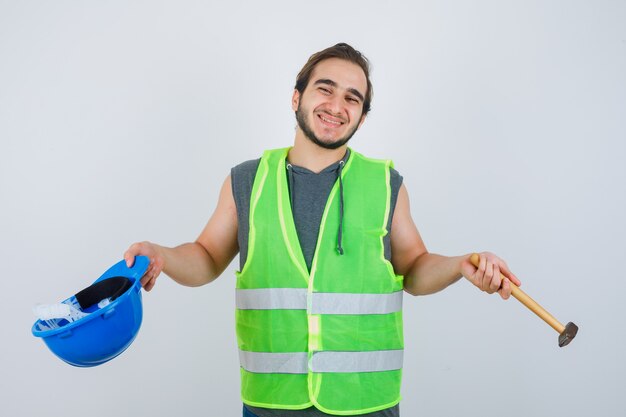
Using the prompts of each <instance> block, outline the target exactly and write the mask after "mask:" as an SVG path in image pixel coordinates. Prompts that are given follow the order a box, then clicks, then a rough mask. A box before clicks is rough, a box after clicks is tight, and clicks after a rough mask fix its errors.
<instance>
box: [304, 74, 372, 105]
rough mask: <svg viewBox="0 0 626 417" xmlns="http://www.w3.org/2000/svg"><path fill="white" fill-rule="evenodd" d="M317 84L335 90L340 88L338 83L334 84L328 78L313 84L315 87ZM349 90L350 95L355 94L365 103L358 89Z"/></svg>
mask: <svg viewBox="0 0 626 417" xmlns="http://www.w3.org/2000/svg"><path fill="white" fill-rule="evenodd" d="M317 84H326V85H330V86H331V87H335V88H336V87H338V85H337V83H336V82H334V81H333V80H329V79H328V78H321V79H319V80H317V81H315V82H314V83H313V85H317ZM347 90H348V92H349V93H351V94H354V95H355V96H357V97H358V98H359V99H361V101H365V99H364V98H363V94H361V93H360V92H359V90H357V89H356V88H347Z"/></svg>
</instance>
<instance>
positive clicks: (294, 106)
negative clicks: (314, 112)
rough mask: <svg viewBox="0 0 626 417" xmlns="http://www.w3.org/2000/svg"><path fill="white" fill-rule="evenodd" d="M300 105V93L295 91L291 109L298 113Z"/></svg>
mask: <svg viewBox="0 0 626 417" xmlns="http://www.w3.org/2000/svg"><path fill="white" fill-rule="evenodd" d="M299 104H300V92H299V91H298V90H296V89H294V90H293V96H292V97H291V109H292V110H293V111H297V110H298V105H299Z"/></svg>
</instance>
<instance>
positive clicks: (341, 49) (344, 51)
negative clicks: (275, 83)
mask: <svg viewBox="0 0 626 417" xmlns="http://www.w3.org/2000/svg"><path fill="white" fill-rule="evenodd" d="M330 58H339V59H343V60H346V61H349V62H352V63H354V64H357V65H358V66H359V67H361V69H362V70H363V72H364V73H365V78H366V79H367V91H366V92H365V97H364V98H363V115H366V114H367V113H368V112H369V111H370V109H371V103H372V96H373V95H374V91H373V89H372V82H371V81H370V65H369V60H368V59H367V58H366V57H365V56H364V55H363V54H362V53H360V52H359V51H357V50H356V49H354V48H353V47H351V46H350V45H348V44H347V43H338V44H336V45H335V46H331V47H330V48H326V49H324V50H322V51H319V52H316V53H314V54H313V55H311V56H310V57H309V60H308V61H307V63H306V64H304V67H302V69H301V70H300V72H299V73H298V76H297V77H296V86H295V89H296V90H298V92H299V93H300V94H302V93H304V90H305V89H306V87H307V86H308V85H309V81H310V78H311V73H312V72H313V69H315V67H316V66H317V64H319V63H320V62H322V61H324V60H326V59H330Z"/></svg>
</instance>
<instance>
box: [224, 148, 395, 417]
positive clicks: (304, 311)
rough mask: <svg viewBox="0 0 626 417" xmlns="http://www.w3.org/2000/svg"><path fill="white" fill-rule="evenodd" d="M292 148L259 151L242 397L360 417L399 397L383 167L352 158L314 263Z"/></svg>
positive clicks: (240, 327) (244, 295)
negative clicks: (301, 228)
mask: <svg viewBox="0 0 626 417" xmlns="http://www.w3.org/2000/svg"><path fill="white" fill-rule="evenodd" d="M287 152H288V149H279V150H274V151H267V152H265V153H264V155H263V157H262V158H261V161H260V163H259V167H258V169H257V173H256V176H255V179H254V184H253V188H252V195H251V204H250V216H249V219H250V222H249V234H248V252H247V259H246V262H245V264H244V265H243V268H242V270H241V272H238V273H237V313H236V314H237V316H236V321H237V338H238V345H239V352H240V355H239V356H240V363H241V377H242V398H243V401H244V403H246V404H249V405H251V406H256V407H266V408H278V409H303V408H307V407H310V406H311V405H314V406H315V407H316V408H318V409H320V410H322V411H324V412H326V413H330V414H343V415H352V414H363V413H367V412H372V411H376V410H382V409H385V408H389V407H391V406H393V405H395V404H397V403H398V402H399V400H400V380H401V368H402V353H403V337H402V277H401V276H397V275H395V273H394V271H393V267H392V265H391V263H390V262H389V261H388V259H386V257H385V253H384V245H383V238H384V237H385V235H386V234H387V224H388V220H389V216H390V212H391V208H390V193H391V187H390V180H389V175H390V174H389V170H390V166H391V162H390V161H378V160H372V159H368V158H365V157H363V156H362V155H360V154H358V153H356V152H354V151H352V152H351V153H350V156H349V158H348V160H347V161H346V162H345V164H342V165H341V168H340V170H339V175H338V180H337V182H336V183H335V185H334V186H333V188H332V190H331V192H330V195H329V197H328V200H327V202H326V206H325V209H324V213H323V216H322V221H321V223H320V228H319V235H318V239H317V246H316V249H315V253H314V256H313V261H312V264H311V268H310V271H309V268H307V265H306V263H305V260H304V258H303V254H302V250H301V248H300V244H299V242H298V236H297V233H296V228H295V225H294V220H293V215H292V210H291V201H290V193H289V184H288V175H286V172H287V162H286V156H287Z"/></svg>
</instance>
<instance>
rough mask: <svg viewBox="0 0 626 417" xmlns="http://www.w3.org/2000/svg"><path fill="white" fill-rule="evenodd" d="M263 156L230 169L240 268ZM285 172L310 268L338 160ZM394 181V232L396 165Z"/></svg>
mask: <svg viewBox="0 0 626 417" xmlns="http://www.w3.org/2000/svg"><path fill="white" fill-rule="evenodd" d="M348 156H349V151H348V152H347V153H346V155H345V156H344V158H343V159H342V160H343V161H344V162H345V160H347V158H348ZM259 162H260V159H254V160H250V161H246V162H243V163H241V164H239V165H237V166H236V167H234V168H232V170H231V183H232V190H233V196H234V198H235V205H236V206H237V220H238V222H239V228H238V231H237V239H238V242H239V269H240V270H241V269H242V268H243V266H244V264H245V262H246V258H247V256H248V229H249V221H250V219H249V216H250V198H251V195H252V186H253V184H254V177H255V175H256V171H257V168H258V167H259ZM288 171H291V172H287V171H286V172H285V175H290V176H291V178H290V181H288V183H289V188H290V189H289V194H290V198H291V204H292V210H293V218H294V223H295V226H296V232H297V234H298V240H299V241H300V247H301V248H302V253H303V255H304V260H305V261H306V264H307V267H308V268H309V271H310V270H311V264H312V262H313V254H314V252H315V247H316V245H317V237H318V234H319V228H320V223H321V221H322V215H323V214H324V208H325V206H326V201H327V200H328V195H329V194H330V190H331V189H332V187H333V185H334V184H335V182H336V181H337V175H338V171H339V161H337V162H335V163H334V164H332V165H330V166H328V167H327V168H325V169H323V170H322V171H321V172H319V173H315V172H313V171H310V170H308V169H306V168H303V167H298V166H295V165H289V169H288ZM390 182H391V202H390V203H391V206H390V207H391V212H390V215H389V221H388V223H387V231H388V232H391V220H392V217H393V212H394V209H395V206H396V201H397V198H398V191H399V190H400V186H401V185H402V176H401V175H400V174H399V173H398V172H397V171H396V170H395V169H393V168H391V169H390ZM389 236H390V233H387V235H385V237H384V239H383V243H384V246H385V258H386V259H387V260H391V244H390V237H389ZM246 407H247V408H248V409H249V410H250V411H252V412H253V413H254V414H256V415H257V416H259V417H324V416H329V414H326V413H323V412H321V411H319V410H318V409H316V408H315V407H310V408H307V409H304V410H272V409H267V408H258V407H251V406H248V405H246ZM399 415H400V410H399V406H398V405H396V406H394V407H391V408H388V409H385V410H380V411H376V412H374V413H367V414H362V416H363V417H365V416H367V417H398V416H399Z"/></svg>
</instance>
